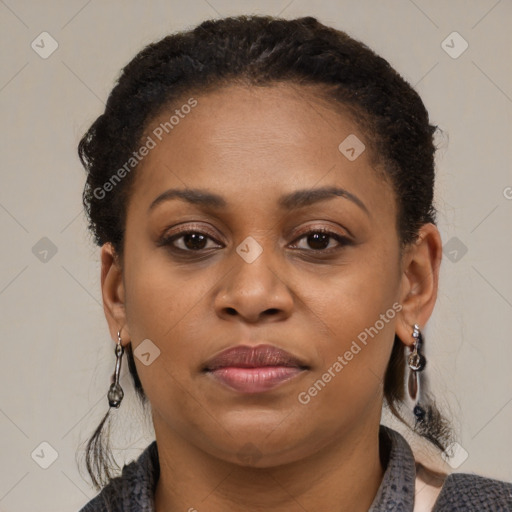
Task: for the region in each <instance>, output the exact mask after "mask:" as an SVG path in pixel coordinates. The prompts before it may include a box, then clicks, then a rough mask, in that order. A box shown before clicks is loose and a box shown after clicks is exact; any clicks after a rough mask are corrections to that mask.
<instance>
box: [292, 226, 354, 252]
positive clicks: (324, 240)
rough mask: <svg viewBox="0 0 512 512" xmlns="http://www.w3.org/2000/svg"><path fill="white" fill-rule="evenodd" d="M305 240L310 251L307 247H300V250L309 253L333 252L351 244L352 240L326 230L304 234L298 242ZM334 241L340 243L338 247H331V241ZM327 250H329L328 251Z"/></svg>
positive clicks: (315, 230) (313, 230) (318, 229)
mask: <svg viewBox="0 0 512 512" xmlns="http://www.w3.org/2000/svg"><path fill="white" fill-rule="evenodd" d="M302 239H305V240H306V243H307V244H308V245H309V246H310V249H308V248H307V247H298V248H299V249H305V250H308V251H321V252H331V249H332V250H337V249H340V248H341V247H340V246H345V245H349V244H350V240H349V238H348V237H346V236H343V235H340V234H338V233H334V232H333V231H329V230H328V229H325V228H316V229H312V230H310V231H307V232H306V233H303V234H302V235H301V236H300V237H299V238H297V239H296V240H302ZM332 239H334V240H336V242H338V247H336V246H334V247H332V246H329V243H330V241H331V240H332ZM326 249H327V250H326Z"/></svg>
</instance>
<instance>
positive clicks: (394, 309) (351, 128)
mask: <svg viewBox="0 0 512 512" xmlns="http://www.w3.org/2000/svg"><path fill="white" fill-rule="evenodd" d="M434 131H435V127H434V126H432V125H431V124H430V123H429V119H428V114H427V112H426V110H425V107H424V105H423V103H422V101H421V99H420V98H419V97H418V95H417V94H416V92H415V91H414V90H413V89H412V88H411V87H410V86H409V85H408V84H407V83H406V82H405V81H404V80H403V79H402V78H401V77H400V76H399V75H398V74H397V73H396V72H395V71H394V70H393V69H392V68H391V67H390V66H389V64H388V63H387V62H386V61H385V60H384V59H382V58H381V57H379V56H377V55H376V54H375V53H373V52H372V51H371V50H370V49H369V48H367V47H366V46H365V45H363V44H361V43H360V42H357V41H355V40H353V39H351V38H350V37H348V36H347V35H346V34H345V33H343V32H340V31H337V30H334V29H332V28H329V27H326V26H324V25H322V24H320V23H319V22H318V21H317V20H316V19H314V18H312V17H306V18H300V19H296V20H282V19H276V18H271V17H264V16H260V17H258V16H252V17H245V16H241V17H237V18H226V19H221V20H216V21H206V22H204V23H202V24H201V25H200V26H198V27H197V28H195V29H194V30H191V31H188V32H183V33H179V34H174V35H171V36H168V37H166V38H164V39H163V40H161V41H159V42H157V43H155V44H151V45H149V46H148V47H146V48H145V49H144V50H142V51H141V52H140V53H139V54H138V55H137V56H136V57H135V58H134V59H133V60H132V61H131V62H130V63H129V64H128V65H127V66H126V67H125V68H124V70H123V73H122V75H121V77H120V78H119V81H118V83H117V85H116V86H115V88H114V89H113V91H112V93H111V94H110V97H109V99H108V102H107V106H106V109H105V112H104V114H103V115H101V116H100V117H99V118H98V119H97V120H96V121H95V123H94V124H93V125H92V127H91V128H90V129H89V131H88V132H87V133H86V134H85V135H84V137H83V139H82V141H81V142H80V147H79V154H80V157H81V160H82V162H83V164H84V166H85V168H86V169H87V171H88V178H87V184H86V187H85V190H84V204H85V207H86V210H87V213H88V215H89V219H90V229H91V230H92V232H93V234H94V236H95V240H96V242H97V244H98V245H99V246H101V262H102V272H101V283H102V292H103V301H104V309H105V314H106V318H107V321H108V325H109V329H110V333H111V336H112V337H113V339H115V340H117V346H116V367H115V373H114V376H113V382H112V385H111V388H110V390H109V394H108V397H109V404H110V407H111V408H112V407H113V408H116V407H119V405H120V403H121V401H122V398H123V391H122V389H121V387H120V385H119V370H120V366H121V361H122V357H123V352H124V351H125V350H126V352H127V358H128V365H129V369H130V373H131V375H132V377H133V380H134V384H135V388H136V390H137V393H138V396H139V398H140V399H141V402H142V404H147V403H148V402H149V403H150V404H151V415H152V420H153V425H154V428H155V437H156V441H154V442H153V443H152V444H151V445H150V446H148V447H147V449H146V450H145V451H144V452H143V453H142V454H141V456H140V457H139V458H138V459H137V461H134V462H132V463H131V464H129V465H127V466H125V467H124V468H123V474H122V475H121V476H120V477H118V478H115V479H111V475H110V472H109V468H108V464H107V462H108V449H106V448H105V447H104V446H103V443H104V441H103V440H102V430H103V427H104V424H105V421H106V419H107V417H108V416H109V415H108V413H107V415H106V416H105V418H104V419H103V421H102V423H101V424H100V425H99V427H98V429H97V430H96V432H95V434H94V436H93V437H92V439H91V440H90V442H89V445H88V453H87V455H88V457H87V465H88V470H89V472H90V474H91V477H92V479H93V482H94V483H95V485H96V487H97V488H98V489H100V488H101V486H102V485H103V486H104V488H103V489H102V491H101V493H100V494H99V495H98V496H97V497H95V498H94V499H93V500H92V501H91V502H89V503H88V504H87V505H86V506H85V507H84V508H83V509H82V511H84V512H89V511H99V510H112V511H116V510H152V511H153V510H154V511H157V512H163V511H171V510H172V511H173V510H189V511H193V510H198V511H202V510H208V511H213V512H215V511H227V510H229V511H231V510H233V511H235V510H244V511H245V510H247V511H256V510H271V511H276V512H278V511H287V512H289V511H295V510H297V511H304V510H346V511H367V510H371V511H380V510H403V511H406V510H407V511H409V510H413V508H414V510H420V509H421V510H435V511H441V510H450V511H451V510H465V511H467V510H510V509H512V508H511V507H512V497H511V496H512V485H511V484H508V483H504V482H499V481H496V480H491V479H487V478H484V477H478V476H474V475H464V474H452V475H449V476H446V475H439V474H434V473H432V472H430V471H428V470H427V469H426V468H424V467H422V466H421V465H420V464H418V463H416V462H415V460H414V457H413V454H412V452H411V449H410V447H409V445H408V444H407V442H406V441H405V439H404V438H403V437H402V436H401V435H400V434H398V433H397V432H395V431H394V430H392V429H390V428H387V427H384V426H381V425H380V418H381V412H382V406H383V403H386V404H387V405H388V406H389V408H390V409H391V411H392V412H393V413H394V414H395V415H396V416H397V417H399V418H400V419H402V420H403V421H405V422H408V423H409V424H410V426H411V428H412V429H413V430H414V431H416V432H417V433H418V434H420V435H422V436H423V437H425V438H427V439H428V440H429V441H431V442H432V444H434V445H435V446H436V447H437V448H439V449H441V450H445V449H447V448H448V447H449V443H450V430H449V427H448V425H447V423H446V421H445V420H444V419H443V417H442V416H441V414H440V413H439V412H438V410H437V408H436V406H435V404H434V402H433V401H432V399H431V398H430V396H429V395H428V394H427V393H426V388H425V387H424V386H423V376H424V375H425V368H428V364H427V361H426V360H425V356H424V354H423V351H422V348H423V347H422V342H423V337H422V334H421V331H422V328H423V327H424V326H425V324H426V323H427V320H428V319H429V317H430V315H431V313H432V310H433V307H434V304H435V301H436V295H437V287H438V276H439V265H440V260H441V254H442V243H441V239H440V235H439V231H438V229H437V228H436V226H435V211H434V208H433V205H432V200H433V187H434V153H435V147H434V144H433V134H434ZM427 371H428V370H427ZM404 379H406V381H407V385H406V386H404ZM405 388H406V389H405ZM109 411H110V409H109ZM420 489H422V490H423V492H419V490H420ZM415 495H416V496H417V497H416V499H415ZM434 502H435V505H434Z"/></svg>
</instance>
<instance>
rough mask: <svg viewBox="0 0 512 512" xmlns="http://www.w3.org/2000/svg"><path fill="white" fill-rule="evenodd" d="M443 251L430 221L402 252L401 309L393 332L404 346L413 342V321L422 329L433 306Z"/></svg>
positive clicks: (438, 235)
mask: <svg viewBox="0 0 512 512" xmlns="http://www.w3.org/2000/svg"><path fill="white" fill-rule="evenodd" d="M442 254H443V245H442V242H441V235H440V234H439V230H438V229H437V227H436V226H435V225H434V224H432V223H427V224H424V225H423V226H422V227H421V228H420V230H419V234H418V238H417V240H416V241H415V242H413V243H411V245H410V246H408V247H407V248H406V249H405V251H404V255H403V261H402V282H401V296H400V304H401V305H402V310H401V311H400V313H399V317H398V321H397V323H396V334H397V335H398V337H399V338H400V339H401V340H402V341H403V343H405V344H406V345H412V344H413V342H414V339H413V337H412V331H413V326H414V324H418V325H419V326H420V329H423V327H424V326H425V324H426V323H427V320H428V319H429V318H430V315H431V314H432V311H433V309H434V305H435V302H436V299H437V289H438V282H439V267H440V265H441V258H442Z"/></svg>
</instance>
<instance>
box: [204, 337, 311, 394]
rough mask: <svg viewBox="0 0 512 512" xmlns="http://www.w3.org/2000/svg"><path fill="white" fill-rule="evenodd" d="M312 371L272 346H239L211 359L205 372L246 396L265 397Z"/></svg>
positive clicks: (288, 354)
mask: <svg viewBox="0 0 512 512" xmlns="http://www.w3.org/2000/svg"><path fill="white" fill-rule="evenodd" d="M306 369H308V367H307V366H306V365H305V364H304V363H303V362H302V361H300V360H299V359H297V358H296V357H294V356H292V355H291V354H290V353H288V352H286V351H284V350H281V349H279V348H277V347H273V346H272V345H258V346H257V347H249V346H245V345H238V346H236V347H233V348H230V349H227V350H224V351H223V352H221V353H220V354H219V355H217V356H215V357H214V358H212V359H210V360H209V361H208V362H207V363H206V364H205V367H204V370H205V371H206V372H208V373H209V374H211V375H212V376H213V377H215V378H216V379H218V380H219V381H220V382H222V383H223V384H225V385H226V386H228V387H230V388H231V389H234V390H236V391H239V392H242V393H261V392H263V391H268V390H270V389H273V388H275V387H276V386H278V385H279V384H281V383H283V382H285V381H287V380H289V379H291V378H292V377H294V376H296V375H298V374H300V373H302V372H303V371H304V370H306Z"/></svg>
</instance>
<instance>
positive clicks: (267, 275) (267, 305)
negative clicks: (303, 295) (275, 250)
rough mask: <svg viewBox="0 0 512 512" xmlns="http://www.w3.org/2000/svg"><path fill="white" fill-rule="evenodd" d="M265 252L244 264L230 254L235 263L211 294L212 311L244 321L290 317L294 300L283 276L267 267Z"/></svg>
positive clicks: (228, 317) (235, 255)
mask: <svg viewBox="0 0 512 512" xmlns="http://www.w3.org/2000/svg"><path fill="white" fill-rule="evenodd" d="M266 252H267V251H263V253H262V254H261V255H260V256H259V257H258V258H257V259H256V260H255V261H253V262H251V263H248V262H246V261H244V260H243V259H242V258H240V257H239V255H238V254H236V253H235V254H234V255H233V256H234V258H238V259H239V261H237V260H236V259H235V262H234V264H233V266H232V267H231V269H230V270H229V271H228V273H227V274H226V275H225V277H224V278H223V279H222V281H221V286H220V289H219V290H218V293H217V295H216V297H215V301H214V305H215V311H216V314H217V315H218V316H219V317H220V318H223V319H225V320H226V319H230V320H233V318H237V319H239V320H243V321H244V322H247V323H258V322H262V321H272V322H274V321H279V320H284V319H285V318H287V317H288V316H290V314H291V312H292V309H293V305H294V300H293V294H292V292H291V290H290V289H289V287H288V285H287V284H286V280H285V277H286V276H284V275H280V274H279V271H277V270H275V269H274V268H271V266H270V261H269V260H270V258H266V255H265V253H266Z"/></svg>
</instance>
